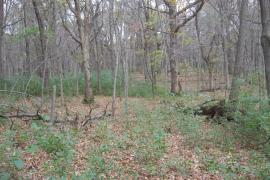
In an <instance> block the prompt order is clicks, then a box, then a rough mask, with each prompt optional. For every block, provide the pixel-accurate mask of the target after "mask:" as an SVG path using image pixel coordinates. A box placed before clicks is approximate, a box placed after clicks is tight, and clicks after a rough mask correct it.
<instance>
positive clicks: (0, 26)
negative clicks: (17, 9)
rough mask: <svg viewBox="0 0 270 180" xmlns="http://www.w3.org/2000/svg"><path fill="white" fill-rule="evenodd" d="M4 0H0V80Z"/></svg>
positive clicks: (0, 74)
mask: <svg viewBox="0 0 270 180" xmlns="http://www.w3.org/2000/svg"><path fill="white" fill-rule="evenodd" d="M3 26H4V0H0V78H2V77H3V70H4V68H3V64H4V59H3V37H4V30H3Z"/></svg>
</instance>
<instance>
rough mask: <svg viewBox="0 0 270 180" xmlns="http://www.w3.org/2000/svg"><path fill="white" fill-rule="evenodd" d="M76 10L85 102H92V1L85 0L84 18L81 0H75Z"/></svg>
mask: <svg viewBox="0 0 270 180" xmlns="http://www.w3.org/2000/svg"><path fill="white" fill-rule="evenodd" d="M74 3H75V10H76V14H75V15H76V20H77V25H78V30H79V34H80V41H81V50H82V56H83V70H84V80H85V91H84V102H85V103H92V102H93V101H94V95H93V90H92V86H91V72H90V63H89V61H90V33H91V32H90V2H89V0H86V1H85V9H84V20H82V18H81V11H80V4H79V3H80V2H78V0H74Z"/></svg>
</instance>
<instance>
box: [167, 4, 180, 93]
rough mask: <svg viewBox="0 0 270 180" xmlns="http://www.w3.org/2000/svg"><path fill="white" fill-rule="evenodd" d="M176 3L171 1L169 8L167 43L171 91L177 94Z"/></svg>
mask: <svg viewBox="0 0 270 180" xmlns="http://www.w3.org/2000/svg"><path fill="white" fill-rule="evenodd" d="M175 13H176V3H172V4H171V6H170V9H169V16H170V22H169V26H170V35H169V36H170V43H169V49H168V58H169V62H170V73H171V93H174V94H178V93H179V89H178V88H177V85H178V83H177V69H176V54H175V51H176V49H175V48H176V44H177V43H176V41H177V35H176V32H175V28H176V22H177V21H176V16H175Z"/></svg>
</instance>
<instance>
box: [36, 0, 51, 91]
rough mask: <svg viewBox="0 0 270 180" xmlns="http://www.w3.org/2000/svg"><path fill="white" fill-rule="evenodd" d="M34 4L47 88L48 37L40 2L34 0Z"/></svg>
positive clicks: (41, 71)
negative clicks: (39, 5)
mask: <svg viewBox="0 0 270 180" xmlns="http://www.w3.org/2000/svg"><path fill="white" fill-rule="evenodd" d="M32 4H33V7H34V10H35V15H36V19H37V22H38V29H39V41H40V47H41V55H40V58H41V62H43V63H44V64H43V66H44V69H43V70H42V69H40V77H42V75H43V72H44V87H45V88H47V87H48V85H49V70H48V66H47V64H48V63H47V62H46V49H47V48H46V44H47V43H46V41H47V37H46V34H45V26H44V22H43V19H42V17H41V14H40V10H39V7H38V2H37V0H32Z"/></svg>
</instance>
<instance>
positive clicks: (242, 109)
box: [234, 95, 270, 155]
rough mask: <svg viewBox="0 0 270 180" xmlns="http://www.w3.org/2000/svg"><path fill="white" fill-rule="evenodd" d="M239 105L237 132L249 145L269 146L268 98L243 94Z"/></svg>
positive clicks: (269, 107) (236, 117) (269, 110)
mask: <svg viewBox="0 0 270 180" xmlns="http://www.w3.org/2000/svg"><path fill="white" fill-rule="evenodd" d="M237 106H238V107H237V108H236V111H235V113H234V118H235V120H236V131H237V133H236V134H238V135H239V136H240V138H241V139H242V140H243V141H245V143H247V144H249V145H265V146H266V147H267V146H269V143H270V141H268V140H269V138H270V106H269V101H268V100H267V99H259V98H256V97H251V96H248V95H243V96H241V98H240V99H239V102H238V105H237ZM242 137H244V138H242ZM269 155H270V154H269Z"/></svg>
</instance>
